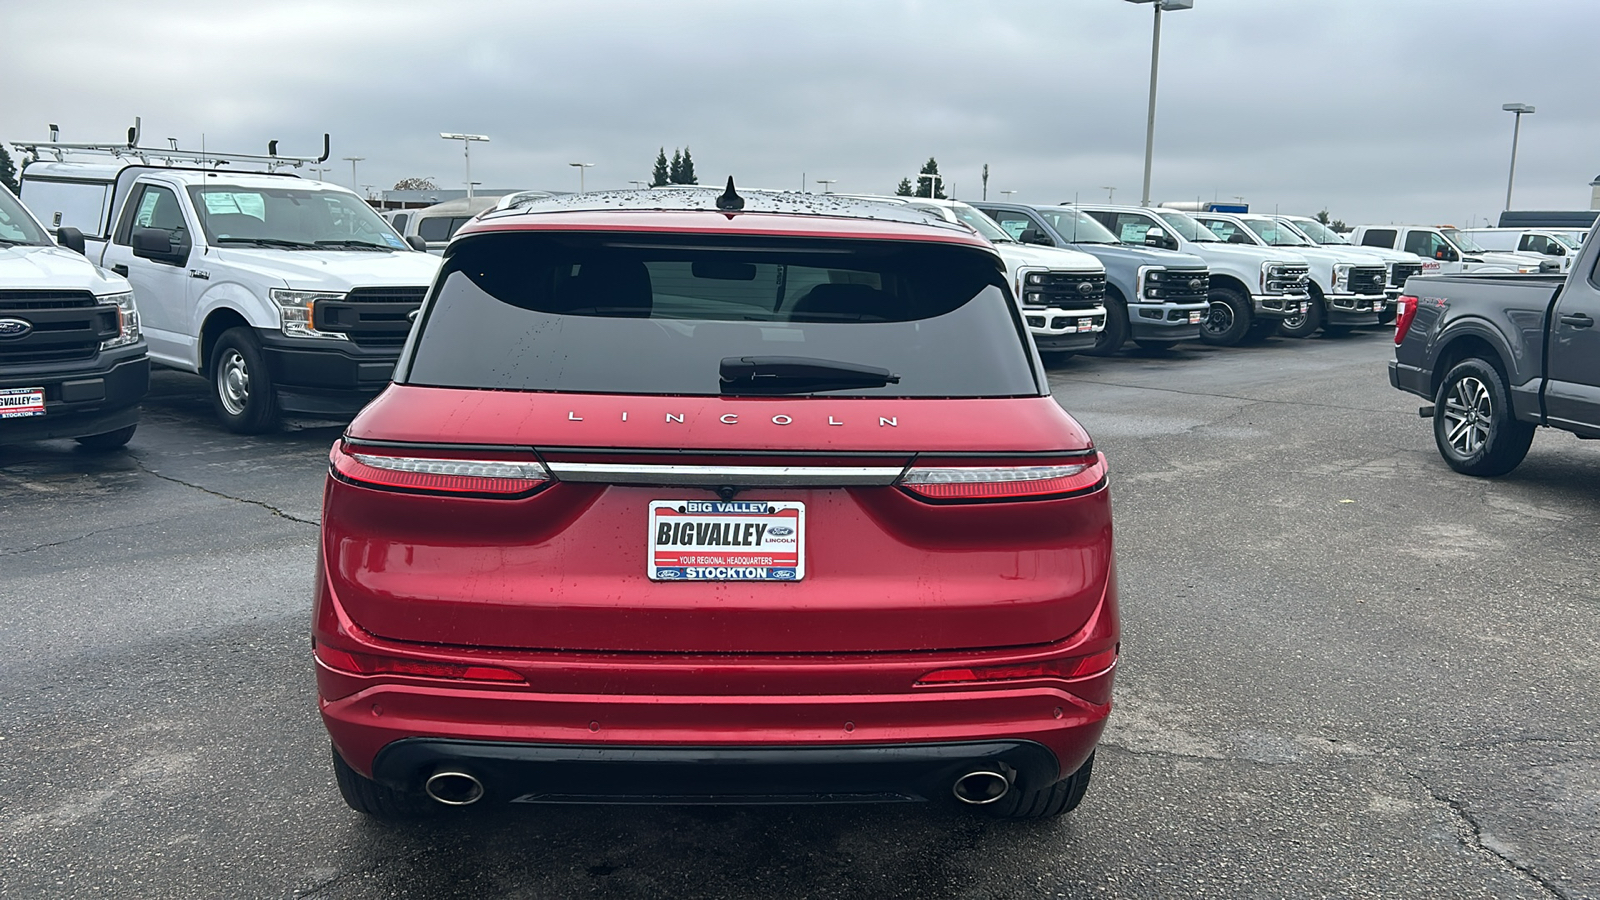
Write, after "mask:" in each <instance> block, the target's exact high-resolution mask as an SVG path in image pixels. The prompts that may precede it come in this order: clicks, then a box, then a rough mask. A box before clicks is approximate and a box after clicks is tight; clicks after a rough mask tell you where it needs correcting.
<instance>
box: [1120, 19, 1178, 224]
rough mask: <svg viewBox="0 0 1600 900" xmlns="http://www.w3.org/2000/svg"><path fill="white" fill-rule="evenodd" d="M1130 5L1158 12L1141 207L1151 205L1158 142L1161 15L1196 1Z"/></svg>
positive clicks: (1153, 43) (1151, 55) (1152, 60)
mask: <svg viewBox="0 0 1600 900" xmlns="http://www.w3.org/2000/svg"><path fill="white" fill-rule="evenodd" d="M1128 2H1129V3H1152V4H1154V5H1155V10H1156V24H1155V30H1154V32H1153V33H1152V36H1151V38H1150V114H1149V117H1148V118H1147V119H1146V121H1145V126H1144V193H1143V194H1142V195H1141V198H1140V200H1139V205H1140V206H1149V205H1150V157H1151V155H1152V153H1153V152H1154V150H1155V140H1156V65H1157V63H1159V62H1160V61H1161V13H1162V12H1163V11H1173V10H1180V9H1194V0H1128Z"/></svg>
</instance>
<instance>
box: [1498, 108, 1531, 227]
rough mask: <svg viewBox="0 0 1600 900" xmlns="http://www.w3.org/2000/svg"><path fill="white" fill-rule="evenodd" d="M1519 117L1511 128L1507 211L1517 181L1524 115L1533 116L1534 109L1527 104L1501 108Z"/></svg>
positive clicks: (1507, 177)
mask: <svg viewBox="0 0 1600 900" xmlns="http://www.w3.org/2000/svg"><path fill="white" fill-rule="evenodd" d="M1500 108H1501V109H1503V110H1505V111H1506V112H1508V113H1513V114H1515V115H1516V117H1517V121H1516V123H1515V124H1513V125H1512V126H1511V174H1510V175H1507V176H1506V209H1510V208H1511V184H1512V182H1514V181H1516V180H1517V137H1518V136H1519V135H1520V134H1521V133H1522V116H1523V114H1527V115H1530V116H1531V115H1533V107H1531V106H1529V105H1528V104H1526V103H1507V104H1505V105H1503V106H1501V107H1500Z"/></svg>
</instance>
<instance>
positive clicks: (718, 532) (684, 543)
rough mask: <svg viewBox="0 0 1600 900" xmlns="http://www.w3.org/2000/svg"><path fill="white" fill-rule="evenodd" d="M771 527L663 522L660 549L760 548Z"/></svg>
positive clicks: (659, 532)
mask: <svg viewBox="0 0 1600 900" xmlns="http://www.w3.org/2000/svg"><path fill="white" fill-rule="evenodd" d="M766 533H767V526H765V525H762V524H759V523H756V522H662V523H660V525H659V526H658V527H657V528H656V546H658V547H759V546H761V536H762V535H764V534H766Z"/></svg>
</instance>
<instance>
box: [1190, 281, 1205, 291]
mask: <svg viewBox="0 0 1600 900" xmlns="http://www.w3.org/2000/svg"><path fill="white" fill-rule="evenodd" d="M1204 286H1205V282H1204V281H1201V280H1200V279H1198V278H1191V279H1189V290H1191V291H1198V290H1200V289H1201V288H1202V287H1204Z"/></svg>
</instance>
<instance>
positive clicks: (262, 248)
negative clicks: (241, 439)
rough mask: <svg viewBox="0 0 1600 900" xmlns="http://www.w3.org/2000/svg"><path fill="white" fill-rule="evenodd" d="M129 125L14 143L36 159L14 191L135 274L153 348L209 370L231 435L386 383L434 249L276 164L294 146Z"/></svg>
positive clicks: (160, 359)
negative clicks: (268, 150) (244, 148)
mask: <svg viewBox="0 0 1600 900" xmlns="http://www.w3.org/2000/svg"><path fill="white" fill-rule="evenodd" d="M132 137H133V136H132V135H130V141H129V146H121V147H110V148H108V147H106V146H103V145H83V144H79V145H66V144H54V143H38V144H29V143H26V142H19V143H16V144H14V146H16V147H17V148H18V149H20V150H22V151H24V152H26V153H28V154H30V155H31V156H32V157H34V159H33V160H32V161H30V162H28V163H27V164H26V165H25V166H24V167H23V170H22V199H23V202H25V203H27V204H28V205H29V207H30V208H32V209H33V210H34V211H35V212H36V213H37V214H38V215H39V216H40V217H41V218H42V219H44V220H45V223H46V225H47V227H49V228H50V229H51V230H52V231H57V232H59V231H60V230H61V229H63V228H67V229H76V230H77V231H80V232H81V233H82V236H83V239H84V241H85V245H86V249H85V253H86V255H87V256H88V257H89V260H90V261H91V262H94V263H97V264H99V265H102V266H104V267H106V268H108V269H110V270H112V271H113V272H116V273H118V274H119V275H122V276H124V277H125V278H127V279H128V281H130V282H131V283H132V284H133V289H134V292H135V294H136V295H137V297H138V298H139V309H140V313H141V318H142V325H143V329H144V336H145V339H146V340H147V341H148V342H149V348H150V358H151V359H152V360H154V361H155V362H156V363H158V364H160V365H163V366H168V367H171V368H176V369H181V370H184V371H188V372H194V373H198V374H200V375H203V376H205V377H206V378H207V379H208V380H209V381H210V385H211V396H212V404H213V406H214V408H215V409H216V413H217V416H218V418H220V419H221V421H222V422H223V424H224V425H226V426H227V427H228V428H229V429H231V430H233V431H237V432H241V433H257V432H262V431H267V430H270V429H272V428H274V427H276V425H277V421H278V418H279V414H280V413H298V414H302V415H312V416H346V415H350V414H353V413H355V412H356V411H357V410H359V409H360V408H361V407H362V406H363V405H365V403H366V402H367V400H369V399H371V398H372V397H373V396H375V395H376V394H377V393H378V392H379V391H380V390H382V389H383V388H384V387H385V386H386V385H387V384H388V383H389V378H390V375H391V373H392V372H393V369H394V364H395V360H396V359H397V358H398V357H399V353H400V347H401V345H402V344H403V343H404V342H405V339H406V336H407V334H409V332H410V325H411V318H412V316H413V315H414V313H415V311H416V310H417V308H418V307H419V306H420V304H421V302H422V299H423V296H424V295H425V294H426V293H427V290H428V286H429V284H430V283H431V282H432V281H433V276H434V274H435V273H436V272H437V271H438V266H439V259H438V258H437V257H434V256H431V255H429V254H427V253H424V252H420V251H419V250H418V249H416V248H415V247H414V246H412V245H411V244H408V243H407V242H406V241H405V240H404V239H402V238H401V236H400V235H399V234H397V233H396V232H395V230H394V229H393V228H392V227H390V226H389V224H388V223H387V222H385V221H383V219H381V218H379V216H378V214H377V213H376V212H374V211H373V210H372V208H371V207H369V206H368V205H367V204H366V202H365V201H363V200H362V199H361V198H360V197H359V196H357V195H356V194H355V193H354V192H352V191H349V190H346V189H345V188H342V187H339V186H337V185H333V184H328V183H324V182H317V181H310V180H306V179H302V178H299V177H296V176H294V175H292V174H285V173H280V172H277V171H275V170H276V169H277V168H279V167H281V166H282V165H284V164H285V163H284V160H286V159H290V158H285V157H276V156H275V155H274V156H272V157H249V156H237V155H235V156H221V157H219V154H216V153H210V154H208V155H207V156H206V157H205V159H204V161H203V162H202V161H201V160H198V159H195V158H194V157H195V156H196V154H193V153H192V152H187V153H186V152H184V151H171V152H169V151H161V150H146V149H142V148H138V147H134V146H131V145H132V144H133V143H134V141H133V140H132ZM324 153H326V150H325V151H324ZM45 155H48V156H50V157H53V158H46V159H40V158H38V157H40V156H45ZM219 158H220V159H224V160H227V159H231V160H233V161H235V162H245V163H247V164H248V163H250V162H259V163H264V165H263V168H264V169H265V170H266V171H261V172H252V173H247V172H238V171H230V170H232V169H234V168H236V166H233V165H230V166H228V167H227V169H223V168H221V167H220V166H218V165H217V164H216V163H217V161H218V159H219ZM290 164H292V163H290Z"/></svg>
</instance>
